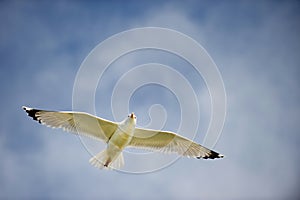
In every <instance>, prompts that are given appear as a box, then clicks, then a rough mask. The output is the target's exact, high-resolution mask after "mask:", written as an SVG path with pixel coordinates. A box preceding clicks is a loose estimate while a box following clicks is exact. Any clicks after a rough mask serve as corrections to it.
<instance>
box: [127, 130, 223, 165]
mask: <svg viewBox="0 0 300 200" xmlns="http://www.w3.org/2000/svg"><path fill="white" fill-rule="evenodd" d="M128 147H133V148H141V149H146V150H153V151H160V152H164V153H177V154H179V155H182V156H187V157H194V158H204V159H208V158H209V159H214V158H222V157H223V155H221V154H219V153H217V152H215V151H212V150H210V149H208V148H206V147H204V146H202V145H200V144H197V143H195V142H193V141H192V140H189V139H187V138H184V137H182V136H179V135H177V134H175V133H172V132H167V131H158V130H150V129H141V128H136V129H135V131H134V136H133V138H132V140H131V142H130V143H129V145H128Z"/></svg>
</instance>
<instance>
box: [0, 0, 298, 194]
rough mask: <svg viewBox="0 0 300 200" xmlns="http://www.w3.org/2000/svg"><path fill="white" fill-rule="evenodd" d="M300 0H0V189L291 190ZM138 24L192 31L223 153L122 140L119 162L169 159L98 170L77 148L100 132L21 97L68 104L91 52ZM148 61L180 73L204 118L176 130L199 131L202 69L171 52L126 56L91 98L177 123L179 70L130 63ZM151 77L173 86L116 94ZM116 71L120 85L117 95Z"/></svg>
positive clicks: (204, 122)
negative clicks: (200, 154)
mask: <svg viewBox="0 0 300 200" xmlns="http://www.w3.org/2000/svg"><path fill="white" fill-rule="evenodd" d="M299 8H300V4H299V2H298V1H226V2H223V1H184V2H181V1H147V2H146V1H143V2H142V1H126V2H125V1H107V2H106V1H97V2H96V1H55V2H53V1H51V2H50V1H1V2H0V59H1V67H0V70H1V73H0V91H1V94H2V95H1V98H0V101H1V105H2V112H1V114H0V123H1V125H0V198H1V199H33V198H45V199H52V198H56V199H70V198H73V199H82V198H87V199H183V198H184V199H299V198H300V194H299V191H298V189H297V188H298V187H299V184H300V172H299V167H300V156H299V155H298V152H299V144H300V135H299V128H300V127H299V119H300V107H299V102H300V92H299V85H300V79H299V75H300V68H299V66H300V65H299V64H300V58H299V53H300V43H299V35H300V23H299V19H300V18H299V17H300V12H299V10H300V9H299ZM143 27H161V28H167V29H172V30H175V31H178V32H181V33H183V34H185V35H188V36H189V37H191V38H193V40H195V41H197V42H198V43H199V44H201V45H202V46H203V47H204V49H205V50H206V51H207V53H208V54H209V55H210V57H211V58H212V59H213V61H214V63H215V64H216V66H217V67H218V69H219V72H220V74H221V76H222V80H223V83H224V87H225V90H226V97H227V104H226V105H227V106H226V110H227V113H226V120H225V124H224V127H223V130H222V134H221V137H220V138H219V140H218V142H217V144H216V145H214V146H210V147H213V149H214V150H216V151H218V152H220V153H222V154H224V155H225V158H224V159H222V160H197V159H191V158H181V159H178V160H176V161H175V162H171V161H173V160H174V156H173V155H157V154H151V153H147V152H137V154H136V155H138V156H135V154H134V153H132V151H133V150H127V151H126V154H125V167H127V168H125V169H127V170H132V169H135V170H137V171H138V170H141V169H145V170H147V169H148V168H149V166H150V171H151V169H153V167H156V168H155V169H158V168H157V165H156V164H157V163H159V164H161V163H163V162H167V163H170V162H171V164H168V165H167V166H166V167H162V168H159V169H158V170H154V171H153V172H150V173H139V174H134V173H124V172H118V171H108V170H99V169H96V168H94V167H92V166H91V165H90V164H89V162H88V160H89V159H90V158H91V155H90V154H89V152H88V151H87V149H86V147H88V148H92V151H93V152H94V151H95V153H96V152H97V151H100V150H101V149H103V148H104V147H105V145H104V144H102V143H101V142H97V141H96V142H95V141H91V140H89V139H82V138H79V137H77V136H75V135H72V134H69V133H65V132H63V131H62V130H58V129H50V128H47V127H44V126H42V125H40V124H38V123H36V122H34V121H33V120H31V119H30V118H28V117H27V116H26V113H24V111H23V110H22V109H21V106H23V105H26V106H29V107H36V108H41V109H48V110H72V109H73V106H72V105H73V103H74V102H73V100H74V99H73V98H72V97H73V86H74V84H75V82H76V80H77V79H76V78H77V77H78V71H79V69H80V66H81V65H82V63H84V61H85V59H86V58H87V56H88V55H89V54H90V52H91V51H92V50H93V49H94V48H95V47H96V46H97V45H98V44H100V43H101V42H103V41H105V40H106V39H107V38H109V37H111V36H113V35H114V34H118V33H120V32H122V31H126V30H129V29H133V28H143ZM153 37H154V36H153ZM128 42H129V43H130V42H132V41H128ZM175 42H176V41H175ZM176 44H177V43H176ZM179 46H180V45H179ZM182 46H184V45H182ZM183 48H184V47H183ZM185 48H186V49H185V50H187V48H188V47H185ZM116 50H117V49H108V50H107V51H108V53H109V52H110V51H111V52H113V51H116ZM154 62H155V63H161V64H163V65H168V66H169V67H171V68H172V69H175V70H176V71H177V72H178V73H179V74H181V75H182V76H183V77H184V78H186V79H187V80H188V81H189V83H190V85H191V88H192V90H193V91H194V92H195V96H196V100H197V102H198V104H199V105H198V106H199V107H198V108H199V113H198V115H197V113H196V118H197V117H199V119H200V121H199V122H197V120H196V119H195V118H193V119H194V120H193V119H189V120H188V121H189V122H190V123H191V126H193V127H194V126H195V123H199V126H198V128H197V129H196V131H197V134H196V135H193V134H191V133H187V132H181V131H179V132H180V134H182V135H184V136H186V137H193V139H194V140H195V141H196V142H198V143H203V140H204V137H205V134H204V133H205V131H206V130H207V129H208V126H209V120H210V117H211V112H210V111H211V110H212V106H211V104H210V99H209V97H210V95H209V91H208V89H207V87H206V84H205V78H204V77H201V75H199V74H197V72H196V71H195V70H194V69H193V68H192V66H191V64H190V63H188V62H186V61H185V60H184V59H182V58H180V57H178V56H176V55H174V54H171V53H168V52H164V51H160V50H151V49H145V50H142V51H137V52H131V53H129V54H127V55H123V56H122V57H120V58H119V59H118V60H116V61H115V62H113V63H112V64H111V66H110V67H109V68H108V69H107V70H106V71H105V74H103V77H102V79H101V80H100V81H99V82H98V85H96V91H95V105H87V106H88V107H89V106H92V107H93V106H94V108H95V112H96V113H94V114H97V115H99V116H101V117H104V118H106V119H109V120H117V121H119V120H120V119H122V116H119V115H118V116H117V117H116V116H115V115H114V112H115V110H116V109H117V110H120V109H123V110H125V111H127V110H128V111H130V112H131V111H134V112H135V113H136V115H137V117H138V125H139V126H150V127H153V128H163V129H165V130H170V131H177V130H178V129H179V130H180V124H181V122H182V120H186V119H182V118H181V116H182V114H183V113H184V112H187V113H191V112H194V110H196V109H195V107H194V104H193V101H192V100H190V99H187V98H184V97H185V96H184V95H185V92H186V90H183V89H182V85H181V84H178V82H177V79H174V77H175V75H174V76H166V77H164V76H160V75H161V74H162V75H164V74H163V72H162V71H161V72H156V74H155V73H151V72H149V73H144V72H145V71H142V72H139V71H135V73H136V74H134V73H133V74H129V73H127V72H130V70H133V69H134V68H135V67H136V66H139V65H142V64H147V63H154ZM152 66H153V65H152ZM148 67H149V66H148ZM168 73H169V72H168ZM126 75H128V76H127V79H126ZM130 75H131V76H130ZM124 77H125V78H124ZM128 77H133V79H130V80H131V81H128ZM158 77H162V79H164V80H168V81H169V82H168V83H170V85H169V87H170V88H171V87H172V88H175V89H174V91H177V92H178V93H174V91H173V92H172V91H171V90H170V88H168V87H163V86H161V85H158V84H148V85H141V87H139V88H137V89H136V90H134V91H130V92H132V93H129V94H131V96H130V98H129V99H126V101H125V100H124V101H121V103H120V102H119V101H117V100H119V99H122V98H119V99H118V95H121V94H122V95H123V93H124V95H126V94H128V93H126V92H127V91H129V89H130V88H131V86H132V85H134V84H135V83H138V81H143V80H148V79H149V80H151V79H155V78H158ZM122 78H123V79H122ZM119 80H122V81H123V84H122V85H121V88H120V89H119V90H116V91H120V93H116V94H113V91H114V87H115V85H117V83H118V81H119ZM135 80H136V81H135ZM89 83H90V82H89V80H86V81H85V82H81V83H80V84H81V86H82V87H85V86H86V87H89V86H90V85H89ZM182 91H183V93H181V92H182ZM113 95H116V97H117V98H116V99H114V98H112V97H114V96H113ZM122 95H121V97H122ZM181 98H183V100H180V99H181ZM85 99H86V96H82V99H80V100H85ZM178 99H179V100H178ZM115 100H116V102H114V101H115ZM180 106H182V107H183V108H184V109H182V107H180ZM123 110H122V112H120V113H122V114H123ZM81 111H87V110H84V108H83V110H81ZM117 112H118V111H117ZM125 117H126V116H124V118H125ZM149 124H150V125H149ZM184 126H185V127H184V128H185V130H189V128H190V129H192V127H191V126H189V124H185V125H184ZM84 144H85V145H86V146H85V145H84ZM147 167H148V168H147ZM297 185H298V186H297Z"/></svg>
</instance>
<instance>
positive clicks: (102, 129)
mask: <svg viewBox="0 0 300 200" xmlns="http://www.w3.org/2000/svg"><path fill="white" fill-rule="evenodd" d="M22 108H23V109H24V110H25V111H26V112H27V113H28V116H30V117H32V118H33V119H34V120H36V121H38V122H39V123H41V124H43V125H46V126H48V127H52V128H62V129H63V130H64V131H69V132H73V133H75V134H80V135H84V136H89V137H92V138H94V139H98V140H103V141H105V142H107V141H108V140H109V138H110V137H111V136H112V134H113V133H114V132H115V130H116V129H117V127H118V124H117V123H115V122H111V121H108V120H105V119H101V118H99V117H96V116H93V115H90V114H87V113H83V112H57V111H46V110H38V109H33V108H28V107H25V106H23V107H22Z"/></svg>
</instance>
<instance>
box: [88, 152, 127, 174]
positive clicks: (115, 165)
mask: <svg viewBox="0 0 300 200" xmlns="http://www.w3.org/2000/svg"><path fill="white" fill-rule="evenodd" d="M89 162H90V163H91V165H93V166H95V167H97V168H99V169H103V168H105V169H121V168H122V167H123V166H124V158H123V153H122V152H121V153H120V154H119V155H118V156H117V157H116V158H114V159H112V158H111V157H110V156H109V155H108V154H107V150H106V149H104V150H103V151H101V152H100V153H98V154H97V155H95V156H94V157H92V158H91V159H90V160H89Z"/></svg>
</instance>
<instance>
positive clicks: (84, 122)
mask: <svg viewBox="0 0 300 200" xmlns="http://www.w3.org/2000/svg"><path fill="white" fill-rule="evenodd" d="M23 109H24V110H25V111H26V112H27V113H28V115H29V116H30V117H32V118H33V119H34V120H37V121H38V122H39V123H41V124H44V125H46V126H49V127H52V128H63V129H64V130H66V131H70V132H73V133H75V134H80V135H85V136H89V137H92V138H95V139H98V140H102V141H104V142H106V143H107V148H106V149H104V150H103V151H101V152H100V153H98V154H97V155H95V156H94V157H92V158H91V159H90V163H91V164H92V165H94V166H96V167H98V168H110V169H111V168H112V169H120V168H122V167H123V165H124V159H123V154H122V151H123V149H124V148H126V147H133V148H142V149H147V150H153V151H160V152H164V153H177V154H179V155H182V156H187V157H194V158H198V159H199V158H203V159H208V158H209V159H214V158H222V157H223V155H221V154H219V153H217V152H215V151H212V150H209V149H207V148H206V147H203V146H201V145H200V144H197V143H195V142H193V141H191V140H189V139H187V138H184V137H182V136H179V135H177V134H175V133H172V132H167V131H160V130H151V129H141V128H136V116H135V115H134V114H133V113H131V114H130V115H129V116H128V117H127V118H126V119H125V120H123V121H122V122H120V123H117V122H112V121H109V120H105V119H102V118H99V117H96V116H93V115H90V114H88V113H83V112H58V111H46V110H38V109H33V108H28V107H25V106H23Z"/></svg>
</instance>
